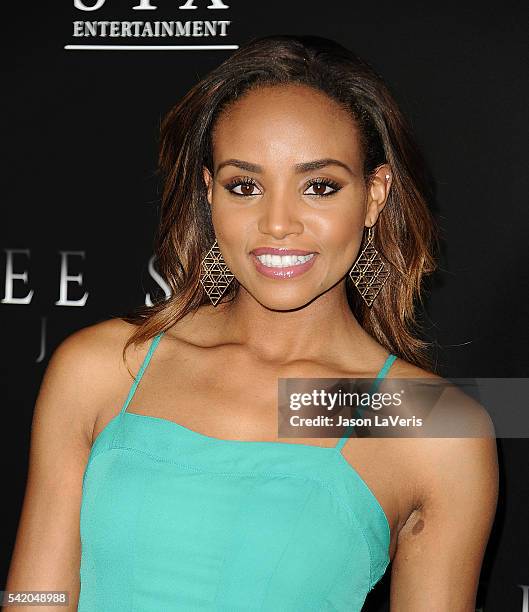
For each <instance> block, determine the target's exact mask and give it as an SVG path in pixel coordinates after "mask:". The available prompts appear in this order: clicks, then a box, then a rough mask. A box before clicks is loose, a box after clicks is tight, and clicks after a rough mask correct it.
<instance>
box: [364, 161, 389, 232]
mask: <svg viewBox="0 0 529 612" xmlns="http://www.w3.org/2000/svg"><path fill="white" fill-rule="evenodd" d="M391 179H392V172H391V168H390V166H389V165H388V164H383V165H382V166H379V167H378V168H377V170H376V172H375V173H374V174H373V175H372V177H371V180H370V183H369V187H368V190H367V205H366V218H365V226H366V227H372V226H373V225H375V223H376V222H377V219H378V215H379V214H380V213H381V212H382V209H383V208H384V206H385V205H386V201H387V199H388V195H389V189H390V187H391Z"/></svg>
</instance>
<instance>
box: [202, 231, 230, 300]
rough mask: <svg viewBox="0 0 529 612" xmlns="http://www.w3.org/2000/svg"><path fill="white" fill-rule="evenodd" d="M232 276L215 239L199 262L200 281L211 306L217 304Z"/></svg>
mask: <svg viewBox="0 0 529 612" xmlns="http://www.w3.org/2000/svg"><path fill="white" fill-rule="evenodd" d="M233 278H234V276H233V274H232V273H231V272H230V269H229V268H228V266H227V265H226V262H225V261H224V258H223V257H222V253H221V252H220V249H219V245H218V244H217V239H215V242H214V243H213V246H212V247H211V248H210V249H209V251H208V252H207V254H206V256H205V257H204V259H203V260H202V263H201V264H200V282H201V284H202V287H203V288H204V291H205V292H206V293H207V295H208V297H209V299H210V301H211V303H212V304H213V306H216V305H217V303H218V301H219V300H220V298H221V297H222V296H223V295H224V293H225V292H226V289H227V288H228V287H229V286H230V283H231V281H232V280H233Z"/></svg>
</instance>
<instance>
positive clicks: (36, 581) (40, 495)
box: [5, 328, 119, 610]
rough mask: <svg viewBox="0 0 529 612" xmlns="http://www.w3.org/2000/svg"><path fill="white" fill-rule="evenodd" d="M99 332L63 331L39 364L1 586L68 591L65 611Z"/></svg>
mask: <svg viewBox="0 0 529 612" xmlns="http://www.w3.org/2000/svg"><path fill="white" fill-rule="evenodd" d="M98 334H99V331H96V330H94V329H93V328H86V329H84V330H81V331H79V332H76V333H75V334H73V335H72V336H70V337H68V338H67V339H66V340H65V341H64V342H63V343H62V344H61V345H60V346H59V347H58V348H57V349H56V351H55V352H54V353H53V356H52V358H51V360H50V363H49V365H48V367H47V369H46V373H45V375H44V379H43V381H42V385H41V388H40V391H39V395H38V398H37V402H36V405H35V409H34V413H33V420H32V427H31V442H30V452H29V470H28V478H27V484H26V491H25V495H24V501H23V505H22V512H21V516H20V521H19V526H18V531H17V537H16V541H15V547H14V550H13V555H12V558H11V565H10V570H9V575H8V579H7V584H6V587H5V590H6V591H22V590H60V591H68V592H69V599H70V606H69V608H68V609H72V610H76V609H77V599H78V596H79V566H80V553H81V551H80V532H79V513H80V505H81V492H82V479H83V473H84V470H85V467H86V463H87V460H88V456H89V453H90V446H91V431H92V427H93V423H94V419H95V416H96V408H97V406H98V405H100V403H101V402H102V401H104V397H105V394H106V393H107V392H108V389H106V379H105V378H104V376H102V373H103V372H104V371H105V368H104V365H105V364H104V361H105V356H104V351H103V350H101V349H100V348H98V347H99V345H98V338H97V337H98ZM117 352H119V349H118V351H117ZM40 609H42V608H40ZM44 609H48V608H44ZM50 609H51V608H50ZM53 609H56V608H53Z"/></svg>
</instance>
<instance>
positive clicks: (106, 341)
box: [35, 319, 142, 444]
mask: <svg viewBox="0 0 529 612" xmlns="http://www.w3.org/2000/svg"><path fill="white" fill-rule="evenodd" d="M133 331H134V326H133V325H130V324H129V323H126V322H125V321H123V320H122V319H110V320H107V321H103V322H101V323H97V324H94V325H90V326H88V327H85V328H82V329H80V330H78V331H76V332H74V333H73V334H71V335H69V336H68V337H67V338H65V339H64V340H63V341H62V342H61V343H60V344H59V345H58V347H57V348H56V349H55V350H54V352H53V354H52V357H51V359H50V362H49V364H48V367H47V369H46V373H45V376H44V379H43V382H42V385H41V389H40V392H39V401H38V402H37V405H36V414H35V418H38V416H39V408H40V407H41V406H46V407H47V410H48V411H49V410H51V409H54V410H57V411H60V414H57V417H56V419H55V420H61V421H63V422H67V423H69V424H70V426H71V428H72V429H71V431H72V432H73V433H77V434H79V436H80V437H81V438H82V439H86V442H87V443H88V444H90V443H91V439H92V438H91V432H92V428H93V425H94V423H95V420H96V418H97V415H98V414H99V412H100V411H101V410H102V409H104V406H105V405H107V404H108V403H109V402H113V401H118V400H119V399H121V398H122V395H123V392H124V390H125V389H127V387H128V386H130V384H131V382H132V378H131V374H130V373H129V371H128V369H127V365H128V367H129V368H130V369H131V370H132V371H133V372H134V371H135V369H137V367H138V362H141V359H142V347H131V349H130V350H128V351H127V355H126V359H127V361H126V362H125V361H124V360H123V347H124V346H125V343H126V341H127V339H128V338H129V336H130V335H131V334H132V332H133ZM50 407H51V408H50Z"/></svg>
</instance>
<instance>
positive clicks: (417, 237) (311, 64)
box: [122, 35, 438, 369]
mask: <svg viewBox="0 0 529 612" xmlns="http://www.w3.org/2000/svg"><path fill="white" fill-rule="evenodd" d="M282 84H304V85H308V86H310V87H313V88H315V89H317V90H319V91H322V92H324V93H325V94H327V95H328V96H329V97H330V98H332V99H333V100H335V101H336V102H337V103H338V104H340V105H341V106H342V107H344V108H345V109H347V110H348V112H350V114H351V116H352V117H353V120H354V121H355V122H356V125H357V126H358V128H359V132H360V134H361V145H362V149H363V157H364V178H365V180H366V182H368V181H369V179H370V176H371V175H372V174H373V173H374V171H375V170H376V169H377V168H378V167H379V166H380V165H381V164H386V163H387V164H389V166H390V168H391V171H392V184H391V188H390V192H389V195H388V199H387V202H386V206H385V207H384V209H383V211H382V213H381V214H380V216H379V218H378V220H377V227H376V230H377V231H376V232H375V244H376V248H377V249H378V251H379V252H380V253H381V255H382V256H383V257H384V258H385V259H386V261H387V262H388V263H389V267H390V276H389V278H388V280H387V281H386V283H385V284H384V286H383V288H382V290H381V291H380V293H379V294H378V296H377V298H376V299H375V301H374V303H373V305H372V306H371V308H368V307H367V306H366V305H365V304H364V302H363V300H362V298H361V297H360V296H359V294H358V292H357V290H356V288H355V287H354V285H353V284H352V282H351V280H350V278H349V276H348V275H347V277H346V289H347V296H348V301H349V304H350V307H351V309H352V312H353V314H354V315H355V317H356V318H357V320H358V322H359V323H360V324H361V325H362V327H363V328H364V329H365V330H366V331H367V332H368V333H369V334H370V335H372V336H373V337H374V338H375V339H376V340H377V341H378V342H379V343H380V344H381V345H382V346H384V347H385V348H386V349H387V350H388V351H390V352H392V353H394V354H396V355H397V356H398V357H400V358H402V359H404V360H406V361H408V362H410V363H412V364H415V365H418V366H419V367H423V368H425V369H431V368H432V366H431V356H430V354H429V353H430V350H429V349H430V343H428V342H426V341H424V340H423V339H421V338H419V337H418V331H419V322H418V317H417V313H416V307H417V305H418V304H419V303H420V304H421V305H422V303H423V297H422V294H423V287H422V280H423V277H424V276H425V275H426V274H429V273H431V272H433V271H434V270H435V268H436V265H435V255H434V252H435V251H436V250H437V247H438V234H437V226H436V224H435V223H434V219H433V215H432V213H431V212H430V210H429V206H428V204H429V202H430V198H433V190H432V188H431V186H430V181H431V179H430V175H429V173H428V171H427V167H426V164H425V162H424V159H423V157H422V155H421V153H420V151H419V149H418V147H417V145H416V143H415V141H414V138H413V136H412V131H411V128H410V126H409V124H408V123H407V121H406V119H405V117H404V116H403V114H402V112H401V111H400V110H399V108H398V106H397V103H396V102H395V100H394V98H393V96H392V95H391V93H390V91H389V89H388V87H387V86H386V84H385V83H384V81H383V79H382V78H381V76H380V75H378V74H377V72H376V71H375V70H374V68H373V67H371V66H370V65H369V64H368V63H367V62H366V61H365V60H363V59H361V58H359V57H358V56H357V55H356V54H355V53H353V52H352V51H350V50H349V49H346V48H345V47H343V46H342V45H340V44H338V43H337V42H334V41H332V40H329V39H326V38H321V37H319V36H290V35H278V36H266V37H262V38H258V39H254V40H251V41H250V42H248V43H246V44H245V45H244V46H242V47H240V48H239V49H238V50H237V51H235V52H234V53H233V54H232V55H231V56H230V57H229V58H228V59H226V60H225V61H224V62H222V63H221V64H220V65H219V66H218V67H217V68H215V69H214V70H212V71H211V72H209V74H207V75H206V76H205V77H204V78H203V79H202V80H200V81H199V82H198V83H197V84H196V85H194V86H193V87H192V88H191V90H190V91H189V92H188V93H187V94H186V95H185V96H184V97H183V98H182V99H181V100H180V101H179V102H178V103H177V104H176V105H175V106H174V107H173V108H171V109H170V110H169V112H168V113H167V114H166V116H165V117H164V119H163V121H162V123H161V134H160V153H159V164H158V165H159V172H160V174H161V176H162V180H163V192H162V197H161V205H160V223H159V227H158V231H157V234H156V238H155V259H156V262H157V268H158V270H159V271H160V274H161V275H162V277H163V278H164V279H165V280H166V282H167V283H168V285H169V287H170V288H171V295H170V297H169V298H167V299H160V300H159V301H157V302H155V303H154V305H153V306H150V307H147V306H142V307H140V308H138V309H137V310H136V311H135V312H134V313H132V314H129V315H127V316H126V317H122V318H123V319H124V320H125V321H127V322H129V323H133V324H135V325H136V326H137V329H135V330H134V331H133V333H132V334H131V336H130V337H129V339H128V340H127V343H126V345H125V348H124V349H123V356H124V357H125V352H126V349H127V348H128V347H129V346H130V345H131V344H133V343H134V344H138V343H142V342H145V341H147V340H149V339H151V338H153V337H154V336H155V335H157V334H158V333H160V332H162V331H165V330H167V329H168V328H170V327H171V326H172V325H174V324H175V323H176V322H177V321H178V320H180V319H181V318H183V317H184V316H185V315H186V314H188V313H189V312H191V311H194V310H196V309H198V308H199V307H200V306H201V305H203V304H206V303H209V298H208V296H207V295H206V293H205V292H204V290H203V288H202V285H201V283H200V264H201V261H202V259H203V258H204V256H205V254H206V253H207V251H208V250H209V249H210V247H211V245H212V243H213V241H214V240H215V234H214V229H213V225H212V222H211V214H210V208H209V205H208V202H207V191H206V185H205V182H204V178H203V171H202V168H203V166H206V167H207V168H208V169H209V170H210V171H211V172H212V173H213V155H212V141H211V134H212V130H213V128H214V125H215V121H216V119H217V118H218V116H219V114H220V113H221V112H222V111H223V110H224V109H226V108H227V106H228V105H229V104H230V103H232V102H233V101H235V100H236V99H238V98H240V97H241V96H242V95H243V94H244V93H245V92H247V91H249V90H250V89H251V88H255V87H259V86H266V85H282ZM238 290H239V283H238V282H237V279H235V278H234V279H233V281H232V283H231V285H230V287H229V288H228V290H227V292H226V293H225V295H224V296H223V301H228V300H232V299H234V298H235V297H236V295H237V293H238Z"/></svg>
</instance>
